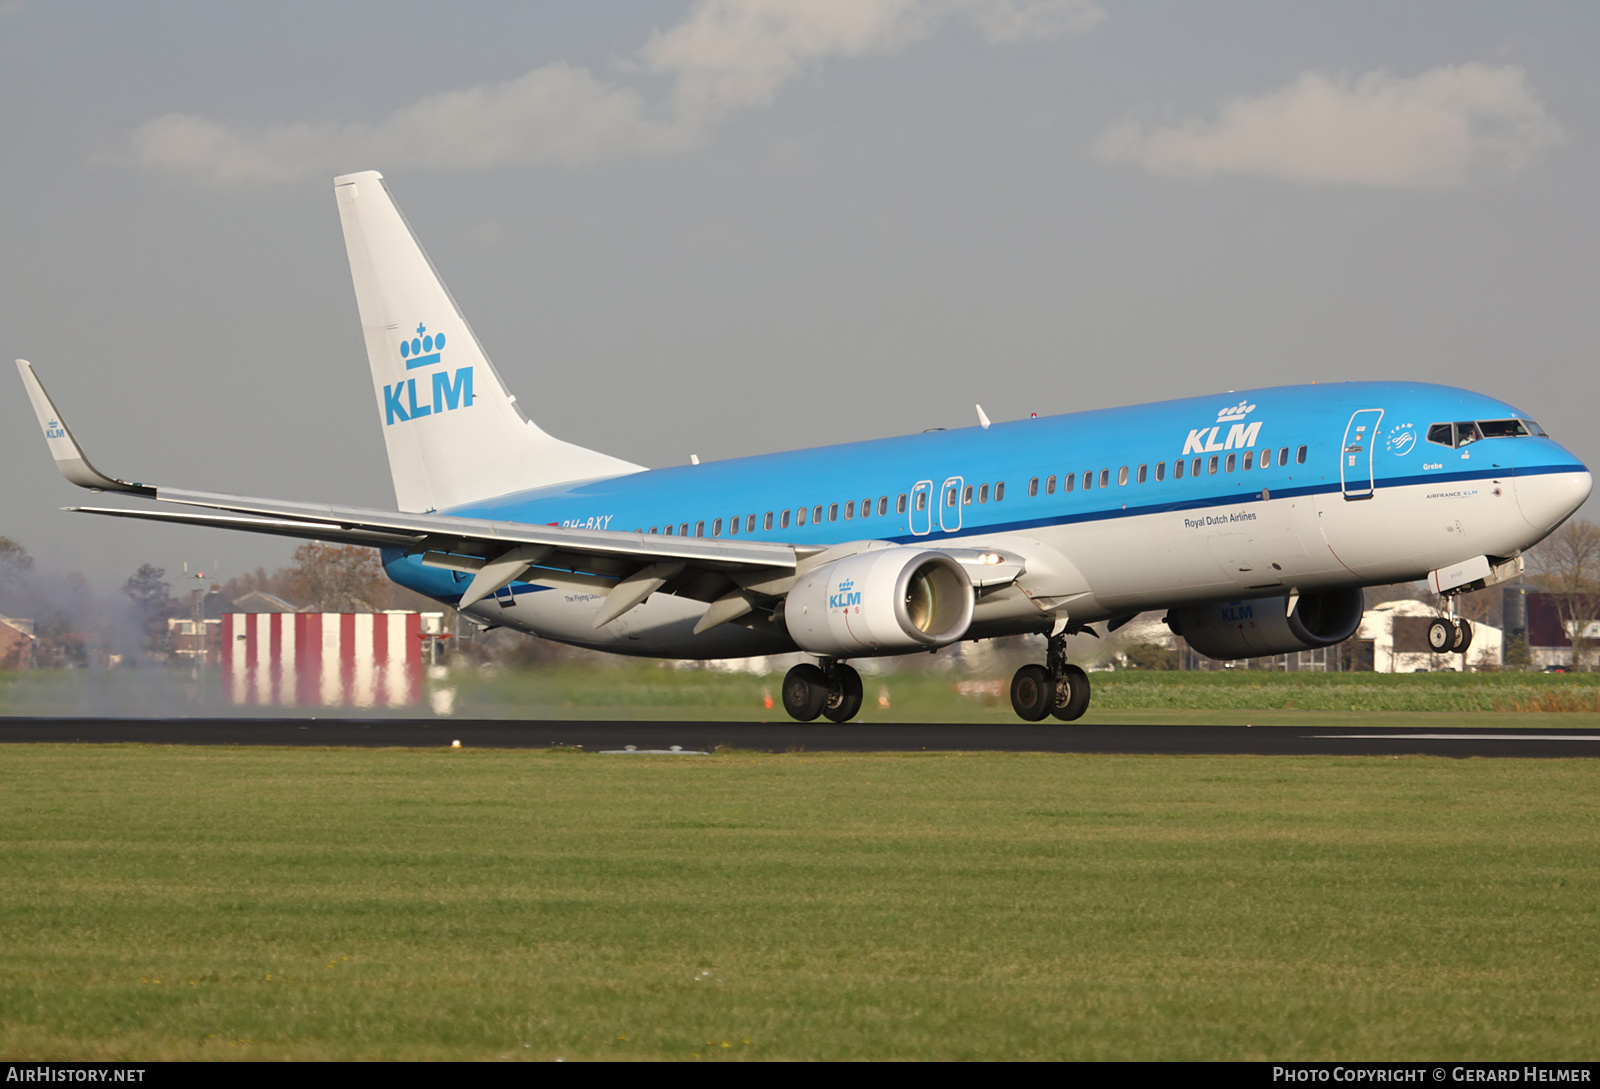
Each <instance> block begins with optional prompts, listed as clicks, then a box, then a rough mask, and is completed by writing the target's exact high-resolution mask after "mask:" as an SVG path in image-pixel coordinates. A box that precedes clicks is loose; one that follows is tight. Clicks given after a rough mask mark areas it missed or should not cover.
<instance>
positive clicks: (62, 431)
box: [44, 420, 67, 439]
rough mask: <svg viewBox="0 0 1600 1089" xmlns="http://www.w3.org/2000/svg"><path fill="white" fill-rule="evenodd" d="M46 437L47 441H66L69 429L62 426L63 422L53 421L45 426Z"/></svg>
mask: <svg viewBox="0 0 1600 1089" xmlns="http://www.w3.org/2000/svg"><path fill="white" fill-rule="evenodd" d="M44 437H45V438H47V439H64V438H66V437H67V429H66V428H64V427H62V426H61V421H59V420H51V421H50V422H49V423H47V424H45V425H44Z"/></svg>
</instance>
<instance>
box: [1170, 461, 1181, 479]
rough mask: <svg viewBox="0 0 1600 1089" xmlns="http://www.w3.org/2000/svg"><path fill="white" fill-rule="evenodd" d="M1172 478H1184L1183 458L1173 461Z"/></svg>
mask: <svg viewBox="0 0 1600 1089" xmlns="http://www.w3.org/2000/svg"><path fill="white" fill-rule="evenodd" d="M1172 479H1173V480H1182V479H1183V461H1182V460H1181V459H1180V460H1178V461H1174V462H1173V463H1172Z"/></svg>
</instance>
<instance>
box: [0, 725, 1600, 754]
mask: <svg viewBox="0 0 1600 1089" xmlns="http://www.w3.org/2000/svg"><path fill="white" fill-rule="evenodd" d="M454 741H460V742H461V744H462V746H463V747H464V748H484V749H545V748H554V747H558V746H564V747H570V748H582V749H584V750H586V751H590V752H603V751H608V750H609V751H619V750H620V751H622V752H626V751H627V748H628V746H633V747H634V750H635V751H636V752H637V751H639V750H668V751H670V750H671V749H672V747H673V746H678V747H679V749H680V750H687V751H703V752H710V751H715V750H717V749H719V748H720V749H734V750H745V751H757V752H1054V753H1108V754H1109V753H1130V754H1143V755H1169V756H1181V755H1241V756H1244V755H1254V756H1400V755H1406V754H1423V755H1429V756H1450V757H1469V756H1483V757H1574V756H1577V757H1590V758H1596V757H1600V731H1594V730H1570V729H1547V728H1544V727H1539V728H1536V729H1529V730H1525V731H1524V730H1507V729H1504V728H1499V729H1496V728H1478V729H1474V728H1463V729H1452V730H1429V729H1411V730H1408V729H1396V730H1375V729H1328V728H1326V727H1316V726H1256V727H1249V726H1170V725H1168V726H1137V725H1133V726H1130V725H1115V726H1096V725H1077V724H1074V725H1068V724H1061V723H1052V724H1043V723H1039V724H1030V723H1023V722H1018V723H1006V724H1000V725H974V724H969V723H950V724H931V725H930V724H923V723H906V724H873V725H862V724H846V725H843V726H839V725H834V724H832V723H826V722H825V723H820V724H818V723H798V722H788V721H783V722H583V721H558V720H536V721H483V720H477V721H473V720H439V719H325V718H317V719H289V718H274V719H250V718H191V719H110V718H0V744H7V743H9V744H22V743H38V742H76V743H90V744H93V743H107V742H133V743H139V744H147V745H327V746H340V747H360V748H378V747H406V748H443V747H446V746H449V745H450V744H451V743H452V742H454Z"/></svg>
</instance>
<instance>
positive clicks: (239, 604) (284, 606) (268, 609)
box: [228, 590, 300, 613]
mask: <svg viewBox="0 0 1600 1089" xmlns="http://www.w3.org/2000/svg"><path fill="white" fill-rule="evenodd" d="M299 611H300V610H299V609H297V608H295V607H294V606H293V605H291V604H289V603H288V602H287V601H285V600H283V598H281V597H279V596H277V595H276V594H269V593H267V592H266V591H265V590H251V591H250V592H249V593H248V594H241V595H240V596H238V597H236V598H234V599H233V604H232V606H231V607H230V608H229V609H228V612H230V613H297V612H299Z"/></svg>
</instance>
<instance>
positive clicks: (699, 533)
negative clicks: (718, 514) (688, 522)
mask: <svg viewBox="0 0 1600 1089" xmlns="http://www.w3.org/2000/svg"><path fill="white" fill-rule="evenodd" d="M694 535H695V536H696V537H704V536H705V535H706V524H705V523H704V522H696V523H695V524H694Z"/></svg>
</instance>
